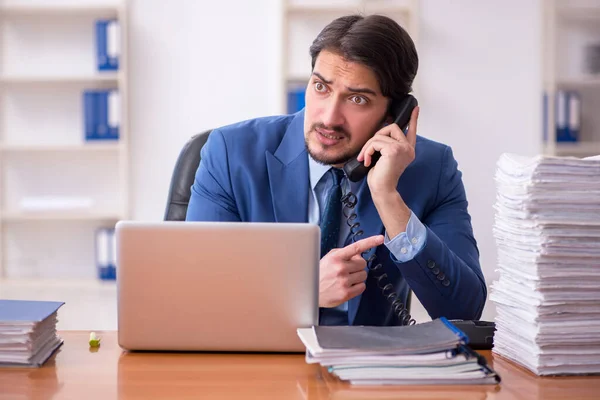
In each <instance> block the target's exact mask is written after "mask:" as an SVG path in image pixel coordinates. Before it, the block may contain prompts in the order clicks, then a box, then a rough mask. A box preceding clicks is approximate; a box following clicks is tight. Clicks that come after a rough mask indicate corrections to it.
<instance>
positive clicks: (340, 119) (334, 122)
mask: <svg viewBox="0 0 600 400" xmlns="http://www.w3.org/2000/svg"><path fill="white" fill-rule="evenodd" d="M322 122H323V124H324V125H325V126H327V127H334V126H341V125H343V124H344V122H345V121H344V114H343V112H342V107H341V104H340V101H339V100H336V99H331V101H329V102H328V104H327V105H326V107H325V109H324V111H323V121H322Z"/></svg>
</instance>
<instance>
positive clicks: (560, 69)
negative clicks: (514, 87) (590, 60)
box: [542, 0, 600, 157]
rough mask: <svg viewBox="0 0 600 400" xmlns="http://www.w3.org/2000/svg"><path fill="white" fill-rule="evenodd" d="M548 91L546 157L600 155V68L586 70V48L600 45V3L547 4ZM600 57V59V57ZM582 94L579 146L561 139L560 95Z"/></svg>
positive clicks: (545, 69)
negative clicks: (558, 121) (558, 127)
mask: <svg viewBox="0 0 600 400" xmlns="http://www.w3.org/2000/svg"><path fill="white" fill-rule="evenodd" d="M542 7H543V32H542V40H543V46H542V48H543V71H542V75H543V89H544V94H545V95H546V107H547V109H546V112H545V113H544V115H543V116H542V118H543V119H544V124H543V126H544V132H543V133H542V149H543V153H544V154H547V155H553V156H572V157H588V156H593V155H598V154H600V113H598V112H597V110H598V107H600V70H599V71H597V72H595V71H590V70H589V68H588V67H587V66H586V61H585V57H586V53H585V46H586V45H588V44H591V43H594V44H596V45H598V46H600V3H599V2H598V1H594V0H572V1H568V2H567V1H561V0H548V1H544V2H543V5H542ZM599 57H600V55H599ZM559 90H567V91H576V92H577V93H578V94H579V95H580V98H581V114H580V115H581V118H580V121H581V127H580V132H579V139H578V140H577V141H576V142H559V141H557V140H556V137H557V135H556V128H555V126H556V125H555V121H556V108H555V107H556V93H557V91H559Z"/></svg>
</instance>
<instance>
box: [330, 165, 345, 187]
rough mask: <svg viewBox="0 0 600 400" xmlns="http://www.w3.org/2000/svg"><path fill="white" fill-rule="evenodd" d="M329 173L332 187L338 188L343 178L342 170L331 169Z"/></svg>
mask: <svg viewBox="0 0 600 400" xmlns="http://www.w3.org/2000/svg"><path fill="white" fill-rule="evenodd" d="M331 173H332V175H333V185H334V186H339V185H340V184H341V182H342V178H343V177H344V175H345V174H344V170H343V169H339V168H333V167H332V168H331Z"/></svg>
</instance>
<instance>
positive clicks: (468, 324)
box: [450, 320, 496, 350]
mask: <svg viewBox="0 0 600 400" xmlns="http://www.w3.org/2000/svg"><path fill="white" fill-rule="evenodd" d="M450 322H451V323H452V325H454V326H456V327H457V328H458V329H460V330H461V331H462V332H463V333H464V334H465V335H467V336H468V337H469V347H471V348H472V349H473V350H489V349H491V348H492V347H493V346H494V332H495V331H496V324H495V323H494V322H490V321H471V320H465V321H463V320H450Z"/></svg>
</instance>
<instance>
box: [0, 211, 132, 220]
mask: <svg viewBox="0 0 600 400" xmlns="http://www.w3.org/2000/svg"><path fill="white" fill-rule="evenodd" d="M1 215H2V219H3V220H4V221H13V222H18V221H118V220H120V219H122V216H121V215H119V214H116V213H94V212H87V211H80V210H73V211H58V210H57V211H35V212H33V211H30V212H22V211H5V212H3V213H2V214H1Z"/></svg>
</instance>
